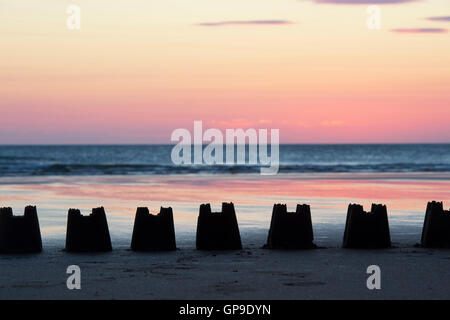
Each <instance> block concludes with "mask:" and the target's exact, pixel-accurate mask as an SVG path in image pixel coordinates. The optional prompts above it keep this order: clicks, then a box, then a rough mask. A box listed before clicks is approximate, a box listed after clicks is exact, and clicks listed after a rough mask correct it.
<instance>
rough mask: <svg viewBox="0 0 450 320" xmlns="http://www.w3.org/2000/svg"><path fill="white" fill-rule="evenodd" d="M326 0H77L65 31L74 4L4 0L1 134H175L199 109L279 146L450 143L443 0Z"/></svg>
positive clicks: (157, 137)
mask: <svg viewBox="0 0 450 320" xmlns="http://www.w3.org/2000/svg"><path fill="white" fill-rule="evenodd" d="M334 2H336V1H333V0H326V1H325V0H324V1H322V0H310V1H309V0H305V1H294V0H280V1H270V0H260V1H256V0H248V1H246V3H245V4H243V3H242V1H235V0H230V1H223V0H208V1H206V0H199V1H196V2H195V3H192V2H189V3H188V2H187V1H181V0H170V1H162V0H160V1H159V0H158V1H156V0H154V1H150V2H142V1H137V0H131V1H123V0H120V1H117V2H116V3H115V5H114V6H110V5H108V4H109V2H106V1H103V0H101V1H98V2H96V3H95V4H93V3H91V2H89V1H86V0H80V1H77V3H78V5H79V6H80V7H81V10H82V11H81V13H82V20H81V21H82V24H81V29H80V30H72V31H71V30H68V29H67V28H66V24H65V22H66V21H65V20H66V18H67V16H68V15H67V14H66V13H65V9H66V7H67V6H68V5H69V4H72V2H67V3H66V2H65V1H53V0H51V1H48V2H46V4H44V5H42V4H40V5H37V4H28V3H27V2H26V1H23V0H19V1H4V2H2V4H1V5H0V8H1V10H0V34H1V35H2V43H1V44H0V84H1V85H0V144H14V143H169V142H170V135H171V133H172V131H173V130H174V129H176V128H188V129H190V130H192V129H193V121H194V120H202V121H203V123H204V127H205V128H207V127H214V128H219V129H223V130H224V129H226V128H269V129H270V128H277V129H280V140H281V142H286V143H352V142H354V143H365V142H367V143H372V142H381V143H389V142H450V38H449V36H450V33H449V32H447V29H449V27H450V21H449V20H450V18H449V16H450V4H449V2H448V0H429V1H421V0H417V1H393V0H370V1H366V0H360V1H359V0H348V1H346V2H347V4H335V3H334ZM368 2H369V3H375V4H377V3H378V4H380V8H381V14H382V15H381V18H382V20H381V26H382V27H381V30H369V29H368V28H367V27H366V19H367V13H366V9H367V6H368ZM390 2H399V3H394V4H392V3H390ZM357 3H363V4H359V5H358V4H357ZM386 3H388V4H386Z"/></svg>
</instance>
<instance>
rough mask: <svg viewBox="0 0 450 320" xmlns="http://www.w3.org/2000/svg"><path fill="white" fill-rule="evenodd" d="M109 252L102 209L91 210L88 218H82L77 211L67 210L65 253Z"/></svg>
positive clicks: (108, 241) (105, 222) (104, 215)
mask: <svg viewBox="0 0 450 320" xmlns="http://www.w3.org/2000/svg"><path fill="white" fill-rule="evenodd" d="M111 250H112V247H111V238H110V236H109V229H108V222H107V221H106V214H105V209H104V208H103V207H100V208H94V209H92V213H91V214H90V215H89V216H83V215H82V214H81V213H80V210H78V209H69V214H68V216H67V234H66V251H68V252H105V251H111Z"/></svg>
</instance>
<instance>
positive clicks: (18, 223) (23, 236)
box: [0, 206, 42, 253]
mask: <svg viewBox="0 0 450 320" xmlns="http://www.w3.org/2000/svg"><path fill="white" fill-rule="evenodd" d="M41 251H42V239H41V231H40V228H39V220H38V216H37V210H36V207H32V206H27V207H26V208H25V213H24V215H23V216H14V215H13V211H12V209H11V208H0V253H36V252H41Z"/></svg>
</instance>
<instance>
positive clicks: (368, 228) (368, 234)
mask: <svg viewBox="0 0 450 320" xmlns="http://www.w3.org/2000/svg"><path fill="white" fill-rule="evenodd" d="M343 247H344V248H359V249H383V248H390V247H391V236H390V233H389V221H388V215H387V209H386V206H385V205H381V204H372V209H371V211H370V212H365V211H364V210H363V207H362V206H361V205H358V204H350V205H349V206H348V211H347V222H346V225H345V232H344V243H343Z"/></svg>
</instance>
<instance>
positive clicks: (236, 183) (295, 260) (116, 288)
mask: <svg viewBox="0 0 450 320" xmlns="http://www.w3.org/2000/svg"><path fill="white" fill-rule="evenodd" d="M430 200H441V201H444V203H445V207H446V208H447V207H448V204H449V201H450V179H449V177H448V175H447V176H446V175H440V174H412V175H407V174H400V175H395V174H384V175H381V174H373V175H372V174H360V175H355V174H351V175H350V174H346V175H341V174H335V175H326V176H324V175H309V176H306V175H297V176H277V177H274V178H270V179H266V178H264V179H262V178H260V176H249V177H246V176H236V177H234V176H223V177H222V176H219V177H205V176H195V177H194V176H164V177H157V176H151V177H148V176H147V177H140V176H137V177H136V176H122V177H112V176H111V177H64V178H62V177H36V178H2V179H0V205H1V206H11V207H13V208H14V210H15V214H22V212H23V207H24V206H26V205H28V204H33V205H37V206H38V214H39V220H40V224H41V231H42V236H43V246H44V251H43V253H42V254H37V255H0V270H1V272H0V299H47V298H50V299H122V298H123V299H449V298H450V286H449V284H450V269H449V266H450V250H432V249H422V248H416V247H415V244H417V243H418V242H419V241H420V235H421V229H422V225H423V218H424V214H425V208H426V203H427V201H430ZM222 201H233V202H234V203H235V205H236V213H237V218H238V221H239V226H240V231H241V238H242V243H243V246H244V250H242V251H232V252H199V251H196V250H195V228H196V218H197V215H198V207H199V205H200V204H201V203H206V202H211V203H212V204H213V210H217V209H219V207H220V203H221V202H222ZM350 202H352V203H361V204H363V205H364V206H365V207H366V208H367V206H369V205H370V204H371V203H372V202H374V203H384V204H387V207H388V212H389V222H390V229H391V238H392V242H393V246H394V248H392V249H388V250H348V249H341V248H340V246H341V244H342V236H343V232H344V227H345V217H346V208H347V206H348V204H349V203H350ZM274 203H287V204H288V206H289V209H290V210H293V208H294V206H295V204H297V203H308V204H310V205H311V212H312V220H313V229H314V235H315V243H316V244H317V245H319V246H321V247H325V248H326V249H318V250H311V251H274V250H264V249H261V247H262V245H263V244H264V243H265V241H266V237H267V231H268V228H269V224H270V217H271V210H272V205H273V204H274ZM100 205H103V206H105V209H106V212H107V217H108V223H109V228H110V232H111V238H112V244H113V251H112V252H111V253H104V254H68V253H66V252H64V251H63V248H64V239H65V227H66V219H67V209H68V208H71V207H75V208H80V209H82V210H83V213H87V212H88V210H90V208H92V207H96V206H100ZM161 205H162V206H172V207H173V209H174V218H175V229H176V238H177V247H178V248H179V250H177V251H175V252H168V253H146V254H143V253H134V252H131V251H130V250H129V249H128V248H129V245H130V240H131V233H132V227H133V220H134V214H135V210H136V207H137V206H150V208H151V210H152V211H155V210H158V209H159V206H161ZM73 264H75V265H78V266H80V268H81V286H82V288H81V290H68V289H67V287H66V279H67V277H68V275H67V274H66V268H67V267H68V266H69V265H73ZM369 265H378V266H380V267H381V286H382V288H381V290H368V289H367V287H366V280H367V277H368V276H369V275H368V274H366V269H367V267H368V266H369Z"/></svg>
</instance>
